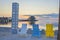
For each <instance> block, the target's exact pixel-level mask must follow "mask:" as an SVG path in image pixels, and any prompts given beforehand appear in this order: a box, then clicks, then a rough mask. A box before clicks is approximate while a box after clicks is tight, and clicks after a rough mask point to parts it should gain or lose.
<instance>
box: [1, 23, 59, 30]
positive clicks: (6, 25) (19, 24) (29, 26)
mask: <svg viewBox="0 0 60 40" xmlns="http://www.w3.org/2000/svg"><path fill="white" fill-rule="evenodd" d="M23 23H26V24H27V29H28V28H32V26H31V25H30V24H29V22H18V28H21V27H22V24H23ZM0 27H11V23H8V24H4V25H2V24H0ZM39 29H40V30H41V29H46V27H45V26H41V25H40V24H39ZM53 29H54V30H58V27H54V28H53Z"/></svg>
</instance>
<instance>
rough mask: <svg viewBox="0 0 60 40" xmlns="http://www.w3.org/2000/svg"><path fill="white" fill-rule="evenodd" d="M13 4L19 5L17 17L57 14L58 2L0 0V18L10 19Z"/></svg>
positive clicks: (51, 0) (44, 0) (57, 0)
mask: <svg viewBox="0 0 60 40" xmlns="http://www.w3.org/2000/svg"><path fill="white" fill-rule="evenodd" d="M13 2H17V3H19V16H20V15H41V14H51V13H59V0H0V16H6V17H11V15H12V3H13Z"/></svg>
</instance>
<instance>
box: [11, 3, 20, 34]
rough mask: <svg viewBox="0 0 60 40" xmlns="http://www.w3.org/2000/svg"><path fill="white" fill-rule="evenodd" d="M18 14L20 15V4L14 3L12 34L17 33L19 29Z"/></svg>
mask: <svg viewBox="0 0 60 40" xmlns="http://www.w3.org/2000/svg"><path fill="white" fill-rule="evenodd" d="M18 14H19V4H18V3H16V2H15V3H12V33H14V34H16V33H17V28H18Z"/></svg>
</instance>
